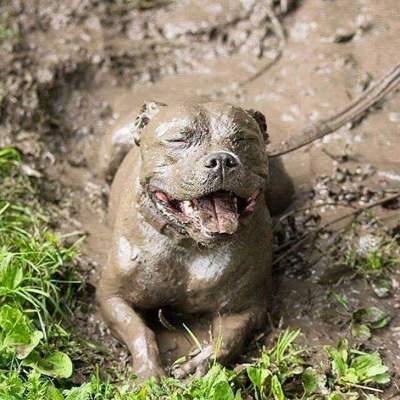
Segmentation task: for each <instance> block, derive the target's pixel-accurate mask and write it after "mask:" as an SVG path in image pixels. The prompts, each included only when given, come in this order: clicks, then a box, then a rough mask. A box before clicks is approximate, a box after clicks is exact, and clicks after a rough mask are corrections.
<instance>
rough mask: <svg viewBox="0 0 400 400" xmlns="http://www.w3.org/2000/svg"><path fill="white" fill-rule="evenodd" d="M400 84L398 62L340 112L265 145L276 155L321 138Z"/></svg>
mask: <svg viewBox="0 0 400 400" xmlns="http://www.w3.org/2000/svg"><path fill="white" fill-rule="evenodd" d="M399 86H400V64H398V65H397V66H396V67H394V68H393V69H392V70H391V71H390V72H389V73H388V74H387V75H385V76H384V77H383V78H382V79H380V80H379V81H378V82H376V84H375V85H373V86H372V87H371V88H370V89H368V90H366V91H365V92H364V93H363V94H362V95H361V96H360V97H358V98H357V99H356V100H354V101H353V102H351V103H350V104H349V105H348V106H347V107H346V108H344V109H343V110H342V111H341V112H339V113H338V114H336V115H334V116H333V117H331V118H328V119H326V120H323V121H320V122H317V123H316V124H315V125H312V126H311V127H309V128H306V129H305V130H304V131H303V132H302V133H301V134H300V135H296V136H293V137H291V138H289V139H288V140H287V141H284V142H281V143H278V144H271V145H269V146H268V147H267V153H268V155H269V156H270V157H277V156H280V155H282V154H286V153H290V152H291V151H294V150H297V149H299V148H300V147H303V146H305V145H307V144H310V143H312V142H314V141H315V140H318V139H321V138H323V137H324V136H326V135H329V134H330V133H332V132H335V131H336V130H338V129H339V128H340V127H342V126H343V125H346V124H347V123H349V122H354V121H357V120H358V119H359V118H361V117H362V116H363V115H364V114H365V113H366V112H367V111H368V110H369V109H370V108H371V107H372V106H374V105H375V104H376V103H378V102H379V101H380V100H382V99H383V98H384V97H385V96H386V95H388V94H389V93H391V92H393V91H394V90H396V89H397V88H398V87H399Z"/></svg>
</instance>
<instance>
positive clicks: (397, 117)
mask: <svg viewBox="0 0 400 400" xmlns="http://www.w3.org/2000/svg"><path fill="white" fill-rule="evenodd" d="M389 121H390V122H394V123H399V122H400V112H391V113H389Z"/></svg>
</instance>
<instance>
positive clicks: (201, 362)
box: [171, 346, 213, 379]
mask: <svg viewBox="0 0 400 400" xmlns="http://www.w3.org/2000/svg"><path fill="white" fill-rule="evenodd" d="M212 355H213V349H212V346H207V347H205V348H204V349H203V350H202V351H200V353H199V354H197V355H196V356H194V357H193V358H192V359H190V360H189V361H187V362H185V363H183V364H179V365H176V366H175V367H174V368H173V369H172V371H171V373H172V375H173V376H174V377H175V378H177V379H184V378H186V377H188V376H189V375H194V376H195V377H199V376H203V375H204V374H205V373H206V372H207V369H208V365H209V361H210V359H211V357H212Z"/></svg>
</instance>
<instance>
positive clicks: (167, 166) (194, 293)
mask: <svg viewBox="0 0 400 400" xmlns="http://www.w3.org/2000/svg"><path fill="white" fill-rule="evenodd" d="M113 138H114V139H112V141H114V144H115V148H117V149H118V150H116V151H115V152H114V153H115V154H114V155H113V156H110V157H108V158H107V162H108V165H109V166H110V168H109V169H108V170H107V169H106V172H105V173H106V174H110V171H111V172H112V169H115V168H116V166H117V165H118V163H119V160H120V159H121V158H122V155H123V156H124V159H123V162H122V164H121V165H120V166H119V168H118V171H117V173H116V176H115V178H114V181H113V184H112V187H111V195H110V206H109V221H110V224H111V226H112V231H113V233H112V241H111V245H110V252H109V261H108V264H107V265H106V266H105V267H104V269H103V271H102V275H101V278H100V282H99V285H98V288H97V299H98V302H99V304H100V308H101V311H102V314H103V316H104V319H105V320H106V322H107V323H108V325H109V327H110V328H111V330H112V332H113V333H114V334H115V335H116V336H117V337H118V338H119V339H120V340H122V341H123V342H124V343H125V344H126V345H127V347H128V348H129V350H130V352H131V354H132V358H133V369H134V372H135V374H136V375H137V376H138V379H139V380H145V379H147V378H149V377H151V376H156V377H160V376H164V375H165V374H166V372H165V370H164V367H163V365H162V363H161V361H160V354H159V349H158V346H157V341H156V337H155V334H154V332H153V331H152V330H151V329H150V328H149V327H148V325H147V324H146V321H145V320H144V318H143V313H145V312H146V311H148V310H157V309H164V308H165V309H169V310H173V311H176V312H179V313H183V314H190V315H196V314H202V315H208V316H209V318H210V320H211V321H212V327H213V328H212V329H213V332H214V334H213V338H214V343H213V342H211V343H210V344H209V345H207V346H206V347H204V348H203V349H202V351H201V352H200V353H199V354H197V355H196V356H194V357H193V358H191V359H190V360H188V361H186V362H185V363H184V364H181V365H179V366H178V367H177V368H175V369H174V370H173V375H174V376H175V377H177V378H184V377H186V376H188V375H190V374H203V373H204V372H205V371H206V369H207V366H208V363H209V361H210V360H211V359H216V360H218V361H219V362H221V363H228V362H230V361H232V360H233V359H234V358H235V357H236V356H237V355H238V354H239V353H240V352H241V351H242V350H243V347H244V345H245V344H246V341H247V340H248V339H249V338H251V334H252V332H254V330H256V329H260V328H261V327H262V326H263V324H264V323H265V320H266V314H267V311H268V306H269V295H270V293H271V262H272V261H271V260H272V223H271V214H272V215H275V214H278V213H280V212H282V211H283V210H284V209H285V208H286V207H287V206H288V205H289V204H290V201H291V198H292V195H293V192H294V190H293V183H292V181H291V179H290V177H289V176H288V174H287V173H286V171H285V169H284V167H283V164H282V162H281V161H280V159H279V158H274V159H271V160H270V159H269V157H268V155H267V153H266V150H265V148H266V144H267V142H268V134H267V124H266V120H265V117H264V115H263V114H262V113H261V112H258V111H254V110H245V109H243V108H240V107H237V106H234V105H231V104H227V103H224V102H205V103H196V102H193V103H191V102H187V103H186V104H180V105H173V106H167V105H164V104H161V103H155V102H150V103H146V104H145V106H144V107H143V109H142V110H141V113H140V114H139V116H138V118H137V119H136V121H135V122H132V123H130V124H128V125H127V126H126V127H124V128H122V129H121V130H119V131H118V132H117V133H116V134H115V135H114V136H113ZM108 143H109V142H108ZM135 144H136V145H135ZM126 152H127V154H126V155H125V153H126ZM115 160H117V161H115ZM217 337H220V338H222V341H221V343H220V345H219V346H218V352H217V354H215V349H216V347H217V346H216V343H215V341H216V340H217Z"/></svg>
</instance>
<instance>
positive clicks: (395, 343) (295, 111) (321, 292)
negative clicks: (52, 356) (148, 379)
mask: <svg viewBox="0 0 400 400" xmlns="http://www.w3.org/2000/svg"><path fill="white" fill-rule="evenodd" d="M267 4H269V3H268V2H264V1H258V0H253V1H252V0H249V1H244V0H243V1H241V2H234V1H229V0H225V1H224V0H218V1H202V2H199V1H195V0H182V1H180V2H176V3H174V2H166V1H163V0H160V1H157V2H152V1H138V2H134V1H132V2H126V1H123V0H114V1H107V2H98V1H96V0H80V1H70V2H56V1H52V0H38V1H35V2H24V1H18V0H10V1H9V2H5V3H4V4H1V5H0V10H1V14H0V122H1V124H0V146H4V145H13V146H16V147H18V148H19V149H20V150H21V151H22V152H23V153H24V155H25V162H26V165H25V168H24V171H25V173H27V174H29V175H32V176H34V177H40V176H45V177H46V179H45V180H43V181H42V180H41V181H40V182H41V183H40V185H41V196H43V197H44V198H45V199H47V200H49V201H51V202H53V203H54V204H55V205H56V206H57V207H58V209H59V212H60V215H61V217H60V220H59V226H58V227H57V229H58V230H59V231H60V232H63V233H65V232H72V231H79V232H82V233H85V234H86V236H87V237H86V239H85V241H84V242H83V245H82V254H81V256H80V258H79V260H78V262H77V265H76V267H77V272H79V274H81V276H82V277H83V278H84V279H85V281H86V282H87V286H86V289H85V290H84V291H83V292H82V293H81V295H80V297H79V299H78V304H79V307H78V310H77V312H76V313H75V316H74V320H73V321H71V324H73V325H75V326H77V327H78V330H79V332H80V334H81V336H82V337H85V338H86V339H88V340H92V341H94V342H96V343H100V344H101V346H103V348H104V349H107V351H104V353H102V354H109V356H107V357H104V356H101V357H100V356H98V359H96V360H95V361H96V362H99V363H101V364H103V365H105V366H106V367H107V368H108V369H109V368H110V367H111V366H115V367H117V369H119V370H126V369H127V368H128V364H129V355H128V353H127V350H126V349H125V348H124V347H122V346H121V345H120V344H119V343H118V342H117V341H116V340H114V339H113V338H112V337H111V335H110V333H109V332H108V330H107V328H106V327H105V326H104V324H103V323H102V322H101V321H100V320H99V318H98V313H97V309H96V306H95V304H94V296H93V293H94V287H95V285H96V280H97V276H98V271H99V270H100V269H101V266H102V265H103V264H104V262H105V259H106V254H105V253H106V250H107V247H108V245H107V243H108V234H109V233H108V231H107V228H106V224H105V216H106V209H107V199H108V193H109V183H108V182H106V181H105V180H104V179H103V178H102V177H101V174H100V173H99V165H100V164H101V154H99V149H100V146H99V144H100V142H101V138H102V137H103V136H104V135H105V134H106V133H107V132H109V131H110V130H114V129H116V128H117V127H118V126H120V125H121V124H123V123H124V122H126V121H127V120H129V119H131V118H132V119H133V118H134V117H135V115H136V114H135V113H136V112H137V110H139V108H140V106H141V104H142V103H143V101H144V100H157V101H161V102H165V103H173V102H178V101H182V100H183V99H186V98H194V97H195V98H200V97H201V98H221V99H224V100H226V101H231V102H234V103H237V104H239V105H242V106H245V107H251V108H254V109H257V110H260V111H262V112H263V113H265V115H266V117H267V122H268V129H269V132H270V136H271V140H272V141H280V140H282V139H286V138H288V137H289V136H292V135H295V134H296V133H299V132H300V131H301V129H302V128H303V127H304V126H306V125H308V124H310V123H312V122H314V121H316V120H317V119H319V118H322V117H326V116H330V115H332V114H334V113H335V112H336V111H338V110H340V109H341V108H343V106H345V105H346V104H347V103H348V102H349V101H350V100H351V99H353V98H354V97H356V96H357V95H358V94H359V93H361V92H362V91H363V90H365V89H366V88H367V87H368V85H369V84H370V83H371V82H372V81H373V80H375V79H378V78H379V77H381V76H382V75H383V74H385V73H386V72H387V71H388V70H389V69H390V68H392V67H393V66H394V65H395V64H396V63H397V61H398V60H396V55H397V54H398V49H399V48H400V3H399V2H398V0H382V1H379V2H377V1H374V0H354V1H351V2H350V1H348V0H303V1H301V2H295V1H273V8H271V7H269V6H267ZM153 6H154V7H153ZM272 9H273V10H274V11H273V12H272V11H271V10H272ZM282 32H283V33H285V36H286V40H284V37H283V36H282ZM267 67H268V68H267ZM264 70H265V71H264ZM259 71H262V72H263V73H260V74H258V72H259ZM258 75H260V76H258ZM399 110H400V96H399V95H398V93H395V94H393V95H391V96H390V97H389V98H387V99H385V101H383V102H382V103H381V104H380V105H379V106H376V107H375V108H374V109H373V110H371V111H370V112H369V113H368V115H366V117H365V118H364V119H363V120H362V121H357V123H355V124H353V125H351V126H346V127H344V128H342V129H341V130H340V131H338V132H336V133H334V134H332V135H330V136H328V137H326V138H325V139H323V140H322V141H319V142H316V143H314V144H312V145H310V146H307V147H305V148H304V149H300V150H298V151H296V152H294V153H291V154H288V155H286V156H284V161H285V164H286V166H287V168H288V170H289V171H290V173H291V175H292V176H293V177H294V179H295V182H296V188H297V200H296V202H295V204H294V206H293V209H292V211H291V212H290V213H288V214H287V215H285V216H283V217H282V218H281V219H280V220H279V221H277V222H276V223H277V230H276V231H277V235H276V250H277V255H276V260H278V261H279V262H277V264H276V273H275V275H274V279H275V281H276V285H274V286H275V288H276V290H275V293H274V300H273V309H272V310H271V321H270V322H271V323H269V324H268V326H266V330H265V332H262V333H261V334H260V335H259V336H258V342H261V343H262V342H263V341H268V338H269V336H270V332H271V330H273V327H274V326H275V327H276V326H278V325H283V326H290V327H300V328H301V329H302V331H303V334H304V340H305V342H306V343H307V345H308V346H310V348H311V357H314V358H315V359H316V360H319V357H320V356H321V354H322V351H321V346H322V345H323V344H328V343H334V342H335V341H336V340H337V339H338V338H340V337H343V336H345V335H348V334H349V324H348V323H346V317H343V315H340V313H339V314H338V313H337V312H336V311H337V310H336V309H335V307H333V306H332V301H331V298H330V297H329V296H327V293H328V292H329V291H336V292H339V293H341V294H343V295H346V297H347V299H348V301H349V303H350V307H351V309H357V308H360V307H367V306H371V305H378V306H379V307H380V308H383V309H385V310H386V311H387V312H388V313H389V314H390V315H391V316H392V321H391V323H390V325H389V327H387V328H385V329H383V330H381V331H380V332H377V333H375V334H374V336H373V338H372V339H371V340H370V341H368V342H367V343H366V344H364V346H365V347H366V348H368V349H378V350H379V351H380V352H381V353H382V354H383V357H384V359H385V362H386V363H387V364H388V365H389V366H390V367H391V371H393V374H394V382H399V376H400V318H399V316H398V309H399V308H400V292H399V290H398V287H399V285H400V276H399V274H398V272H393V273H392V274H391V280H392V286H393V288H394V290H393V294H392V295H391V296H390V297H389V298H386V299H379V298H377V297H376V296H375V295H374V293H373V292H372V290H371V285H369V284H368V283H367V282H366V280H365V279H361V278H354V276H353V277H346V276H347V275H343V271H340V270H339V272H337V273H336V278H332V276H334V275H335V274H334V272H335V271H334V268H336V266H337V259H338V255H340V252H341V251H342V250H343V248H344V247H343V246H344V243H343V240H342V241H341V238H342V234H343V231H341V230H340V229H339V228H343V227H344V225H346V224H347V225H348V223H349V221H351V219H350V220H346V221H345V224H343V223H342V224H335V225H332V226H329V228H327V229H323V230H321V231H320V232H319V234H318V235H317V237H316V238H315V240H313V241H305V242H304V243H303V244H302V245H301V246H299V247H296V248H295V251H293V252H292V253H290V252H289V253H288V252H287V250H288V249H290V247H291V246H292V245H293V244H294V243H296V241H298V239H299V238H301V237H302V235H303V234H304V233H306V232H310V230H312V229H313V228H314V227H315V226H317V225H318V224H323V223H325V222H326V221H330V220H332V219H334V218H337V217H339V216H340V215H343V214H344V213H348V212H349V211H351V210H353V209H354V208H355V207H360V206H362V205H365V204H370V203H371V202H373V201H376V200H378V199H381V198H383V197H384V196H386V195H388V194H389V193H390V192H391V191H393V190H396V189H398V188H399V182H400V159H399V151H400V136H399V129H400V112H399ZM390 208H391V209H388V208H383V207H377V208H376V209H374V212H375V215H376V216H377V218H378V219H379V221H378V222H373V221H375V220H373V219H372V216H371V215H370V214H368V215H367V217H361V224H360V226H361V227H362V228H360V230H361V231H362V233H360V232H356V233H354V234H353V236H352V239H353V240H354V243H356V242H357V240H358V239H359V238H358V236H357V235H362V234H364V233H365V232H372V233H373V234H374V235H378V236H379V235H390V234H392V233H393V232H398V231H399V225H400V217H399V212H398V207H396V206H393V207H390ZM396 229H397V231H396ZM346 244H348V243H346ZM334 249H336V253H335V252H334V251H331V250H334ZM331 253H335V254H331ZM327 276H329V277H330V278H329V279H326V277H327ZM279 321H280V322H279ZM347 322H348V321H347ZM188 324H189V326H190V322H188ZM174 335H175V334H174ZM170 336H171V333H168V332H165V333H164V336H163V337H164V338H166V340H165V342H163V339H162V340H161V341H162V342H163V343H165V344H162V346H161V347H162V351H163V353H164V354H165V358H166V359H169V360H173V359H174V358H175V357H177V356H178V353H182V352H187V351H189V349H190V348H191V347H192V343H191V342H190V341H189V340H187V339H185V340H178V342H179V343H183V342H185V343H186V345H185V346H183V347H182V346H181V347H180V348H179V351H178V350H176V348H175V345H174V344H173V341H171V340H169V339H168V338H169V337H170ZM181 336H182V337H185V338H187V335H185V333H184V332H182V333H181ZM171 343H172V344H171ZM252 347H256V345H255V343H252V345H251V346H250V349H251V348H252ZM317 350H318V352H317ZM110 353H111V354H110ZM85 368H86V367H85V366H82V370H79V368H78V374H77V376H78V378H77V380H79V379H80V378H83V377H84V376H85V375H86V374H87V373H89V372H90V371H88V370H87V368H86V370H85ZM394 388H395V384H394V385H392V386H391V388H388V393H389V394H390V392H391V391H392V390H394Z"/></svg>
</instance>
